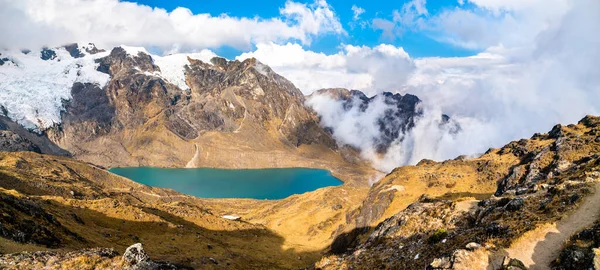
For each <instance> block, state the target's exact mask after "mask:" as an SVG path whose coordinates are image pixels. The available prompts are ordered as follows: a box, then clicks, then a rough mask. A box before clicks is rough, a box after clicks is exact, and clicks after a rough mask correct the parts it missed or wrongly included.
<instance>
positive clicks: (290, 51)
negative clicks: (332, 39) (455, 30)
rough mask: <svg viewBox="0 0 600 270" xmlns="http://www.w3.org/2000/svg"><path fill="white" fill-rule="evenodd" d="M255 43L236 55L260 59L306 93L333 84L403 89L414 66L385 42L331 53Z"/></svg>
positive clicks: (374, 90)
mask: <svg viewBox="0 0 600 270" xmlns="http://www.w3.org/2000/svg"><path fill="white" fill-rule="evenodd" d="M256 47H257V49H256V50H255V51H253V52H249V53H244V54H242V55H240V56H239V57H237V59H239V60H243V59H247V58H251V57H254V58H257V59H259V60H260V61H261V62H263V63H265V64H267V65H269V66H271V67H272V68H273V69H275V70H276V71H277V72H278V73H279V74H281V75H283V76H284V77H286V78H288V79H290V80H291V81H292V82H294V84H295V85H296V86H297V87H298V88H299V89H300V90H302V91H303V92H304V93H305V94H310V93H312V92H313V91H314V90H318V89H323V88H331V87H344V88H350V89H362V90H363V91H365V92H366V93H367V94H375V93H377V92H380V91H384V90H386V91H391V90H400V86H401V85H404V84H405V83H406V81H407V79H408V76H409V74H411V73H412V71H413V70H414V67H415V66H414V63H413V60H411V59H410V57H409V55H408V54H407V53H406V52H405V51H404V50H403V49H402V48H401V47H395V46H392V45H386V44H382V45H378V46H376V47H373V48H371V47H367V46H352V45H346V46H343V48H342V49H341V51H340V52H338V53H337V54H331V55H326V54H323V53H315V52H312V51H307V50H304V49H303V48H302V46H300V45H299V44H293V43H288V44H285V45H278V44H275V43H261V44H258V45H257V46H256Z"/></svg>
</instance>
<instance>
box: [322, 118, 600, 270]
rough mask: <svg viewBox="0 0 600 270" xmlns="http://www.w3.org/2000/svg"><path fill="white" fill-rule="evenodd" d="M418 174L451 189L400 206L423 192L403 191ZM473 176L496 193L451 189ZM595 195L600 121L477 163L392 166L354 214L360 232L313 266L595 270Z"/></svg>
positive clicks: (598, 213) (598, 203)
mask: <svg viewBox="0 0 600 270" xmlns="http://www.w3.org/2000/svg"><path fill="white" fill-rule="evenodd" d="M415 174H417V175H421V180H425V181H426V183H427V185H428V186H436V185H441V186H446V187H448V189H449V192H448V193H446V194H444V195H442V196H431V195H427V192H424V193H426V194H423V195H422V196H420V197H419V198H418V199H417V200H416V202H414V203H411V204H409V205H408V206H407V207H406V208H404V203H405V202H404V201H402V200H403V197H405V196H415V195H417V194H415V193H412V190H411V191H409V187H408V186H406V185H407V184H409V183H410V181H411V179H410V178H412V177H414V175H415ZM469 177H475V178H476V182H474V183H479V185H480V186H481V185H485V183H486V182H487V183H497V186H496V189H495V190H494V191H493V194H481V193H480V194H477V192H476V191H477V187H475V186H473V188H474V189H473V190H472V191H471V192H467V193H456V192H453V191H452V189H453V186H456V185H458V184H460V183H459V182H460V181H461V180H460V179H464V178H469ZM599 191H600V118H598V117H593V116H588V117H586V118H584V119H582V120H581V121H580V122H579V123H578V124H577V125H569V126H560V125H558V126H555V127H554V128H553V129H552V130H551V131H550V132H549V133H548V134H536V135H534V136H533V137H532V138H531V139H529V140H520V141H515V142H511V143H510V144H508V145H506V146H504V147H502V148H500V149H490V150H489V151H488V152H487V153H486V154H484V155H483V156H481V157H479V158H475V159H470V160H465V159H464V158H462V157H461V158H459V159H457V160H450V161H445V162H442V163H436V162H432V161H422V162H421V163H419V164H418V165H417V166H415V167H403V168H398V169H396V170H395V171H394V172H392V173H391V174H390V175H388V176H387V177H386V178H385V179H383V180H382V181H380V182H379V183H377V184H376V185H375V186H374V187H373V188H372V189H371V191H370V192H369V195H368V196H367V200H366V201H365V202H364V203H363V205H362V207H361V208H360V209H359V210H358V212H357V213H356V214H354V215H353V216H354V217H355V219H356V223H357V224H358V226H357V228H356V229H355V230H354V231H353V232H350V233H347V234H345V235H341V236H340V237H339V238H338V239H337V240H336V242H334V245H333V246H332V247H333V249H332V252H331V255H328V256H325V257H324V258H323V259H321V260H320V261H319V262H318V263H317V264H316V267H317V268H322V269H374V268H386V269H549V268H552V269H593V268H594V266H596V267H597V266H598V263H599V262H600V257H598V256H597V255H596V254H597V253H598V252H597V250H596V248H598V247H599V246H598V240H597V238H596V236H597V232H596V229H597V227H598V225H597V224H598V222H599V221H600V192H599ZM411 193H412V194H411ZM392 209H398V210H392ZM380 220H381V221H380ZM373 221H375V222H373ZM596 269H598V268H596Z"/></svg>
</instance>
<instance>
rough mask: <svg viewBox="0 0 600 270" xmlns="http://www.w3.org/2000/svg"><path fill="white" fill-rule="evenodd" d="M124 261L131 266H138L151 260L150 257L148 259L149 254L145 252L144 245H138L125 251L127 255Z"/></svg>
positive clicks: (124, 255)
mask: <svg viewBox="0 0 600 270" xmlns="http://www.w3.org/2000/svg"><path fill="white" fill-rule="evenodd" d="M123 260H124V261H125V262H127V263H129V264H130V265H137V264H140V263H142V262H146V261H148V260H150V257H148V254H146V251H144V247H142V244H141V243H137V244H134V245H131V246H130V247H128V248H127V249H126V250H125V253H123Z"/></svg>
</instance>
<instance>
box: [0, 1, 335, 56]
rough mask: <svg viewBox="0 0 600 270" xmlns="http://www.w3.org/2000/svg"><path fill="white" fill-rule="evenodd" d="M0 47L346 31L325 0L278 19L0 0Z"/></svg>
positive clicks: (203, 42)
mask: <svg viewBox="0 0 600 270" xmlns="http://www.w3.org/2000/svg"><path fill="white" fill-rule="evenodd" d="M0 6H2V9H1V10H0V20H1V23H0V36H2V40H1V41H0V47H5V48H9V49H17V48H37V47H41V46H58V45H62V44H64V43H70V42H89V41H93V42H95V43H96V44H98V45H100V46H102V47H112V46H117V45H120V44H128V45H132V46H145V47H154V48H160V49H163V50H164V51H169V50H170V51H172V50H173V49H174V48H175V49H180V50H190V49H191V48H193V49H202V48H217V47H220V46H223V45H228V46H232V47H235V48H239V49H249V48H250V47H251V45H253V44H255V43H258V42H271V41H277V42H281V41H286V40H298V41H299V42H301V43H302V44H310V43H311V41H312V39H313V38H314V37H316V36H319V35H323V34H330V33H332V34H342V35H343V34H344V33H345V31H344V29H343V28H342V26H341V24H340V22H339V18H338V17H337V15H336V14H335V13H334V11H333V10H332V8H331V7H330V6H329V4H327V2H326V1H324V0H316V1H315V2H314V3H312V4H301V3H297V2H293V1H287V2H286V3H285V6H284V7H282V8H281V9H280V16H279V17H276V18H259V17H254V18H238V17H231V16H228V15H219V16H213V15H210V14H193V13H192V12H191V11H190V10H189V9H187V8H176V9H175V10H173V11H172V12H167V11H166V10H164V9H160V8H151V7H148V6H144V5H139V4H136V3H130V2H120V1H118V0H88V1H81V0H20V1H13V0H0Z"/></svg>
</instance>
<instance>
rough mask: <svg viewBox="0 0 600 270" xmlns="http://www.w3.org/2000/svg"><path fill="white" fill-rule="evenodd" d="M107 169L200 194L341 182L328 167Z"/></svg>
mask: <svg viewBox="0 0 600 270" xmlns="http://www.w3.org/2000/svg"><path fill="white" fill-rule="evenodd" d="M109 171H110V172H112V173H114V174H118V175H120V176H123V177H126V178H129V179H131V180H133V181H136V182H138V183H141V184H145V185H148V186H153V187H161V188H170V189H174V190H176V191H178V192H181V193H183V194H187V195H192V196H195V197H199V198H252V199H261V200H262V199H269V200H277V199H283V198H286V197H289V196H291V195H294V194H302V193H305V192H309V191H313V190H316V189H318V188H322V187H328V186H339V185H341V184H343V182H342V181H340V180H339V179H337V178H335V177H333V176H332V175H331V173H330V172H329V171H326V170H318V169H306V168H289V169H287V168H286V169H256V170H223V169H208V168H200V169H166V168H150V167H136V168H113V169H110V170H109Z"/></svg>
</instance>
